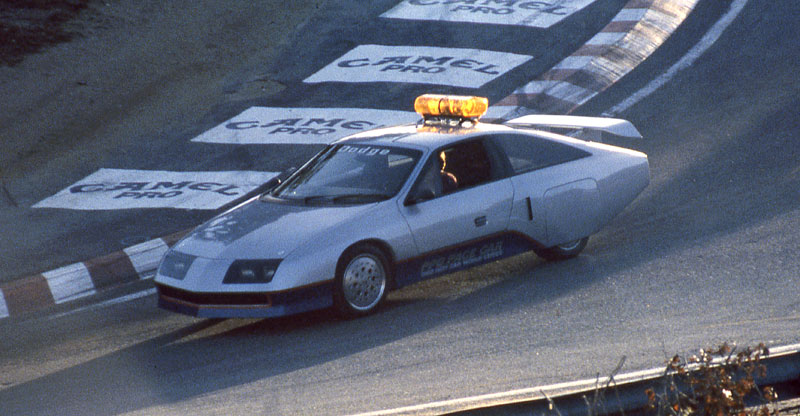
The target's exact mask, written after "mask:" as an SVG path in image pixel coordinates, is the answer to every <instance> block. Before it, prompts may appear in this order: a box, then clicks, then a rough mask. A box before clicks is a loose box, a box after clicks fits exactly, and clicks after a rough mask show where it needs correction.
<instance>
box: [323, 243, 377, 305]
mask: <svg viewBox="0 0 800 416" xmlns="http://www.w3.org/2000/svg"><path fill="white" fill-rule="evenodd" d="M336 269H337V270H336V280H335V288H334V292H333V304H334V306H335V307H336V309H337V311H338V312H339V313H340V314H342V315H343V316H345V317H356V316H362V315H367V314H369V313H371V312H373V311H374V310H375V309H376V308H377V307H378V306H379V305H380V304H381V302H383V299H384V298H386V288H387V287H388V284H389V278H390V273H391V269H390V267H389V261H388V259H387V258H386V255H385V254H383V252H382V251H381V250H380V249H378V248H377V247H375V246H372V245H360V246H356V247H354V248H352V249H349V250H347V251H346V252H345V253H344V254H343V255H342V258H341V260H340V261H339V265H338V267H337V268H336Z"/></svg>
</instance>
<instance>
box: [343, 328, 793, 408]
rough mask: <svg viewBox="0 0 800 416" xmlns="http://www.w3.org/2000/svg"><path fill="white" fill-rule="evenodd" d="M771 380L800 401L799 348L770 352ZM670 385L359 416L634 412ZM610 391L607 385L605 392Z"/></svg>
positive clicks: (513, 396) (559, 392)
mask: <svg viewBox="0 0 800 416" xmlns="http://www.w3.org/2000/svg"><path fill="white" fill-rule="evenodd" d="M760 364H763V365H764V366H766V377H759V378H757V379H756V382H757V383H758V385H760V386H774V387H775V389H776V391H777V392H778V395H779V399H780V400H785V399H787V398H790V397H798V396H800V344H797V345H789V346H784V347H775V348H770V354H769V356H767V357H765V358H761V361H760ZM664 382H665V368H655V369H651V370H644V371H637V372H631V373H626V374H620V375H616V376H613V379H612V377H609V376H606V377H598V378H596V379H591V380H581V381H575V382H568V383H560V384H554V385H550V386H543V387H533V388H527V389H520V390H513V391H508V392H502V393H494V394H487V395H481V396H475V397H468V398H462V399H454V400H447V401H441V402H433V403H428V404H422V405H416V406H409V407H403V408H397V409H389V410H383V411H377V412H370V413H363V414H360V415H358V416H400V415H407V416H421V415H504V416H510V415H543V414H560V415H562V416H566V415H590V414H606V413H616V414H618V413H620V411H623V412H626V413H627V414H631V413H635V412H636V411H637V410H643V409H645V408H646V406H647V405H648V396H647V394H646V391H647V390H648V389H653V390H656V391H658V389H660V388H662V386H663V383H664ZM606 386H608V387H607V388H606ZM595 394H602V395H603V397H602V407H601V408H600V409H592V411H591V412H588V411H587V400H588V401H589V402H592V401H593V399H594V397H595Z"/></svg>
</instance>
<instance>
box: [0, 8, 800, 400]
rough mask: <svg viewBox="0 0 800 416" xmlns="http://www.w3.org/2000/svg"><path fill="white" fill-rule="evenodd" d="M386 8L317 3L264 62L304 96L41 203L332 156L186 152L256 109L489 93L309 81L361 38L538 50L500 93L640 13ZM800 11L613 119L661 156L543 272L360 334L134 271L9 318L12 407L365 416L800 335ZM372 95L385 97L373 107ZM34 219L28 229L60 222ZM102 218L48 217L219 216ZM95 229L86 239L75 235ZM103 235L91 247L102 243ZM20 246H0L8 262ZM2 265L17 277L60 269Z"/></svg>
mask: <svg viewBox="0 0 800 416" xmlns="http://www.w3.org/2000/svg"><path fill="white" fill-rule="evenodd" d="M394 3H396V2H392V1H376V2H371V3H370V6H369V7H365V8H363V9H358V10H356V9H355V8H354V7H350V6H348V4H349V2H344V1H333V0H332V1H328V2H326V3H324V5H323V6H322V7H321V8H320V9H319V10H317V11H316V12H315V14H314V15H313V17H311V20H310V21H309V22H308V24H307V25H305V26H302V30H301V31H300V32H299V33H295V34H294V37H293V38H292V39H293V41H292V42H290V43H289V45H305V47H303V48H297V47H287V48H285V49H284V50H283V52H282V54H281V56H280V57H279V58H278V59H277V60H276V61H277V62H278V63H279V64H277V66H276V67H275V68H273V70H272V72H271V73H272V74H273V76H274V80H277V81H276V82H280V83H282V84H283V85H285V86H286V90H285V91H288V92H290V94H288V93H286V92H284V93H279V94H277V95H274V96H269V97H256V98H253V97H249V98H247V99H244V100H239V101H235V100H232V101H229V102H221V103H219V104H218V105H216V106H214V107H213V110H211V111H210V113H209V114H206V115H203V116H202V118H203V120H204V121H202V122H201V123H200V125H199V126H197V127H193V128H191V129H187V130H181V131H170V132H164V133H163V136H164V137H167V138H168V139H169V140H166V139H164V140H158V142H157V143H155V144H153V146H156V147H157V148H158V150H159V152H158V154H161V155H162V156H159V157H156V158H153V157H150V158H148V159H147V160H136V158H135V155H137V154H139V155H148V156H152V155H154V154H155V153H156V152H154V151H152V150H147V144H146V143H143V142H142V141H132V142H131V143H130V144H129V146H130V147H126V148H125V149H124V152H122V151H121V152H122V153H119V154H111V155H110V156H104V160H103V162H104V166H96V167H95V166H91V167H86V168H84V169H82V170H76V172H80V173H79V174H76V175H74V177H73V176H70V177H69V178H68V179H65V180H62V183H60V184H57V183H54V182H55V181H54V180H51V181H53V183H51V181H48V185H47V190H41V191H40V192H41V195H40V196H41V197H42V198H45V197H47V196H49V195H52V194H54V193H56V192H57V191H59V190H60V189H63V188H65V187H67V186H69V185H71V184H73V183H75V182H76V181H78V180H80V179H81V178H83V177H84V176H86V175H88V174H91V173H92V172H94V171H96V170H97V169H98V168H102V167H104V168H119V169H123V168H124V169H150V170H157V169H163V170H174V171H178V170H187V171H188V170H197V171H203V170H218V171H221V170H260V171H270V172H273V171H280V170H282V169H285V168H286V167H288V166H291V165H293V164H295V163H298V161H302V159H303V158H305V157H307V156H308V155H310V154H312V153H313V152H314V151H315V150H316V149H319V146H320V145H319V144H313V145H312V144H308V145H296V144H295V145H289V144H274V145H269V146H270V147H269V148H268V151H265V150H264V149H265V148H263V147H260V146H257V145H241V146H236V147H231V146H230V145H224V144H211V143H196V142H190V140H191V139H192V138H194V137H196V136H197V135H200V134H201V133H202V132H203V131H206V130H208V129H210V128H213V127H214V126H217V125H219V124H220V123H223V122H225V120H228V119H230V118H231V117H234V116H236V115H237V114H239V113H240V112H242V111H243V110H245V109H247V108H249V107H251V106H274V107H279V106H290V107H331V106H335V105H338V104H337V102H338V101H339V100H344V101H346V102H347V106H348V107H355V108H360V107H372V108H380V109H385V110H396V111H408V110H409V109H408V108H406V107H407V103H408V102H409V101H408V99H407V98H408V97H413V96H414V95H415V94H418V93H421V92H425V91H429V90H435V91H436V92H474V91H475V90H473V89H469V88H464V87H457V86H452V87H440V86H431V85H420V84H405V83H389V82H376V83H368V84H347V83H338V82H334V83H318V84H312V83H303V82H302V80H303V79H305V78H307V77H309V76H311V75H312V74H313V73H315V72H316V71H318V70H319V69H321V68H322V67H324V66H325V65H327V64H328V63H329V62H331V61H332V60H334V59H337V58H339V57H341V56H342V55H343V54H344V53H346V52H347V51H350V50H352V49H353V48H355V47H356V46H357V45H362V44H379V45H391V46H401V45H407V44H413V43H414V42H415V39H419V36H420V33H429V36H433V37H434V38H436V40H437V43H436V44H437V45H438V46H442V47H450V48H467V47H469V48H475V49H480V50H484V49H486V50H495V51H502V52H505V53H514V54H519V55H528V56H533V57H534V58H533V59H532V60H530V61H528V62H527V63H524V64H522V67H520V68H517V69H511V70H510V71H509V72H508V73H507V74H506V75H504V76H503V77H500V78H498V79H497V80H493V81H489V82H488V83H487V84H486V86H485V87H484V89H485V90H486V92H487V95H488V96H489V97H490V101H492V100H494V101H496V100H498V99H500V98H502V97H505V96H507V95H508V94H510V93H511V92H512V91H513V90H514V89H515V88H516V87H518V86H520V85H522V84H524V83H526V82H527V81H528V79H527V78H526V74H529V73H539V72H542V71H546V70H547V69H549V68H550V67H552V66H553V65H555V64H556V63H558V62H559V61H560V60H561V59H562V58H563V57H565V56H567V55H569V54H570V53H571V52H572V51H573V50H575V49H576V48H578V47H580V46H581V45H582V44H583V43H584V42H586V41H587V39H589V38H591V37H592V36H593V35H594V34H595V33H597V32H598V31H599V30H600V29H602V28H603V27H604V26H605V25H606V23H608V20H609V19H611V18H612V17H613V16H614V15H615V14H616V12H617V11H619V9H620V8H621V7H622V6H623V5H624V4H625V2H623V1H612V0H598V2H596V3H594V4H592V5H590V6H587V8H586V9H584V10H583V11H580V12H578V13H576V14H575V15H573V16H572V17H570V18H567V19H565V20H564V21H563V22H562V23H559V24H557V25H555V26H553V28H551V29H549V30H530V29H526V28H519V27H513V26H508V27H501V28H497V27H495V26H492V25H477V26H473V29H471V31H468V32H467V33H462V31H463V29H462V27H461V26H459V25H457V24H454V23H438V24H434V23H425V24H423V23H419V22H410V21H397V20H388V19H384V18H379V17H378V16H379V15H380V14H381V13H383V12H384V11H386V10H388V9H390V8H391V7H392V5H393V4H394ZM721 3H724V4H721ZM727 8H728V2H717V1H713V0H701V1H700V2H699V4H698V5H697V7H696V8H695V11H694V12H692V14H690V15H689V17H688V19H687V20H686V21H685V22H684V24H683V25H681V26H680V27H679V28H678V30H677V31H676V32H675V33H674V34H673V35H672V36H671V37H670V38H669V39H668V40H667V42H666V43H665V44H664V45H663V46H661V47H660V48H659V49H658V50H657V51H656V52H655V53H654V54H653V55H652V56H651V57H650V58H649V59H647V60H646V61H644V63H642V64H641V65H639V66H638V67H637V68H636V69H635V70H634V71H633V72H631V73H630V74H628V75H627V76H625V77H624V78H622V80H621V81H619V82H617V83H616V84H614V85H613V86H612V87H611V88H609V89H607V90H605V91H604V92H603V93H601V94H600V95H598V96H596V97H595V98H593V99H592V100H590V101H589V102H587V103H585V104H584V105H582V106H581V107H580V108H578V109H577V110H576V111H575V113H576V114H591V115H597V114H602V113H603V112H606V111H609V110H610V109H612V108H613V107H614V106H615V105H616V104H618V103H619V102H621V101H623V100H624V99H625V98H627V97H629V96H631V95H632V94H634V93H635V92H636V91H639V90H640V89H641V88H643V87H645V86H646V85H647V84H648V83H649V82H651V81H652V80H654V79H656V78H657V77H658V76H659V75H661V74H662V73H664V71H666V70H667V69H668V68H669V67H670V66H672V65H673V64H675V63H676V62H678V61H679V60H680V59H681V58H682V57H683V56H685V54H686V53H687V52H689V51H690V49H691V48H692V47H693V46H694V45H696V44H697V43H698V41H700V40H701V38H702V37H703V35H704V34H705V33H706V32H707V31H708V30H709V28H710V27H712V26H713V25H714V23H715V22H716V21H717V20H718V19H719V18H720V17H721V16H723V15H724V13H725V12H726V11H727ZM798 16H800V4H798V3H797V2H795V1H791V0H783V1H773V2H758V1H752V0H751V1H749V2H748V3H746V5H745V7H744V9H743V10H742V11H741V13H740V14H739V15H738V16H737V17H736V18H735V19H734V20H733V22H732V23H731V25H730V26H729V27H728V28H727V29H726V30H725V31H724V32H723V33H722V34H721V36H720V37H719V39H718V40H717V41H716V42H715V43H714V44H713V45H711V47H710V48H709V49H708V50H707V51H705V53H703V54H702V55H701V56H700V57H699V58H698V59H697V60H696V61H695V62H694V63H693V64H692V65H691V66H690V67H689V68H687V69H684V70H682V71H680V72H678V73H677V74H676V76H675V77H674V78H672V79H670V80H669V81H668V82H666V83H665V84H664V86H663V87H661V88H659V89H657V90H656V91H655V92H654V93H652V94H651V95H649V96H646V97H644V98H643V99H642V100H641V101H639V102H638V103H637V104H635V105H633V106H632V107H630V108H629V109H627V110H625V111H623V112H622V113H620V114H618V116H620V117H623V118H626V119H629V120H631V121H633V123H634V124H635V125H636V126H637V127H638V128H639V129H640V130H641V132H642V133H643V135H644V137H645V139H644V140H642V141H635V142H624V141H619V142H615V143H616V144H620V145H625V146H630V147H632V148H635V149H636V150H641V151H643V152H645V153H647V154H648V156H649V158H650V166H651V175H652V178H651V184H650V186H649V187H648V188H647V189H646V190H645V192H644V193H643V194H642V195H641V196H640V197H639V198H638V199H637V200H636V201H634V203H633V204H632V205H631V206H630V207H628V208H627V209H626V210H625V211H624V212H623V213H622V214H621V215H620V216H619V217H617V218H616V219H615V220H614V221H613V222H612V223H611V224H610V225H609V226H607V227H606V228H604V229H603V230H602V231H601V232H600V233H599V234H597V235H596V236H594V237H593V238H591V239H590V240H589V245H588V246H587V248H586V250H585V251H584V253H583V254H581V255H580V256H579V257H578V258H576V259H573V260H570V261H566V262H561V263H545V262H543V261H541V260H539V259H538V258H536V257H535V256H534V255H532V254H531V255H522V256H518V257H515V258H512V259H509V260H506V261H502V262H498V263H494V264H490V265H487V266H483V267H480V268H477V269H474V270H471V271H467V272H460V273H456V274H453V275H448V276H444V277H442V278H438V279H434V280H431V281H427V282H422V283H420V284H416V285H413V286H410V287H407V288H405V289H403V290H401V291H398V292H395V293H392V294H390V296H389V299H388V302H387V306H386V307H385V308H383V309H382V310H380V311H379V312H378V313H377V314H375V315H372V316H369V317H366V318H363V319H358V320H352V321H342V320H338V319H336V318H333V317H332V316H331V315H330V314H329V313H328V312H326V311H321V312H315V313H310V314H305V315H301V316H297V317H291V318H282V319H273V320H204V319H193V318H190V317H185V316H181V315H176V314H172V313H169V312H165V311H161V310H159V309H157V308H156V307H155V302H156V300H155V297H154V296H153V295H152V291H151V286H152V283H151V282H150V281H147V280H144V281H141V282H136V283H133V284H131V285H128V286H125V287H120V288H117V289H114V290H113V291H109V292H104V293H101V294H99V295H97V296H93V297H89V298H85V299H82V300H80V301H77V302H71V303H68V304H62V305H58V306H56V307H53V308H50V309H48V310H47V311H45V312H46V313H42V314H35V315H26V316H23V317H19V318H17V317H11V318H8V319H2V320H0V415H6V414H30V415H44V414H58V415H65V414H81V415H83V414H102V415H108V414H148V415H161V414H164V415H173V414H186V413H190V414H352V413H360V412H368V411H376V410H382V409H391V408H396V407H401V406H408V405H413V404H418V403H425V402H431V401H438V400H446V399H452V398H460V397H467V396H473V395H478V394H486V393H493V392H501V391H505V390H511V389H519V388H526V387H533V386H542V385H548V384H553V383H559V382H564V381H570V380H579V379H588V378H593V377H595V376H596V375H597V374H598V373H599V374H604V373H607V372H610V371H612V370H613V369H614V368H615V367H616V366H617V364H618V362H619V361H620V359H621V358H622V357H623V356H624V357H625V359H626V360H625V366H624V369H623V371H634V370H641V369H649V368H652V367H658V366H660V365H661V364H662V362H663V361H664V359H665V358H666V357H667V356H671V355H673V354H675V353H686V352H691V351H693V350H696V349H698V348H702V347H708V346H716V345H719V344H720V343H722V342H726V341H727V342H733V343H736V344H737V345H741V346H745V345H755V344H757V343H759V342H765V343H767V344H768V345H770V346H778V345H788V344H796V343H798V342H800V296H798V289H797V288H798V287H800V272H798V271H800V232H798V231H797V230H800V143H798V139H797V135H798V132H800V120H798V117H797V115H798V114H800V98H798V97H800V79H798V77H797V50H798V40H797V36H796V34H797V33H800V20H799V19H797V17H798ZM362 21H364V22H366V23H363V25H362V24H361V23H360V22H362ZM531 33H533V34H531ZM313 39H316V41H312V40H313ZM519 39H525V42H526V43H525V44H524V45H523V44H522V42H519V41H518V40H519ZM440 41H441V42H444V43H440ZM424 43H425V44H429V42H424ZM531 45H533V46H531ZM250 75H251V74H250V73H248V74H247V75H242V76H250ZM220 76H221V77H224V76H228V77H230V76H231V75H229V74H224V75H220ZM234 84H236V83H235V82H233V83H232V85H234ZM375 96H380V97H382V99H384V101H381V102H382V103H385V104H381V105H376V104H375V103H376V102H375V101H374V100H373V99H372V98H373V97H375ZM142 139H143V140H144V139H145V138H142ZM178 156H183V157H182V158H179V157H178ZM13 189H14V188H13V187H12V190H13ZM35 199H37V200H31V203H30V205H33V204H34V203H36V202H38V200H40V198H35ZM41 212H43V211H37V213H36V214H34V215H36V216H37V218H38V219H37V221H36V223H37V224H47V222H46V219H44V218H40V217H43V216H45V214H42V213H41ZM93 213H95V211H80V212H77V211H69V212H61V211H58V210H52V216H53V217H54V219H53V220H54V221H55V220H56V217H58V218H62V219H63V218H68V219H69V221H70V224H75V225H74V227H76V228H81V227H86V228H91V227H92V226H93V225H96V224H98V223H101V224H106V223H110V222H115V221H122V222H123V223H124V225H120V226H119V227H117V228H118V229H124V230H125V231H124V233H128V234H130V233H132V232H137V231H139V232H141V234H142V235H147V236H156V235H158V234H157V233H159V232H160V231H159V230H156V229H155V228H158V227H162V228H167V229H164V234H166V233H168V232H174V231H177V230H179V229H181V227H186V226H189V225H191V224H192V222H196V221H199V220H201V219H203V218H205V217H207V216H208V215H210V212H209V211H184V210H174V209H173V210H169V209H154V210H129V211H125V212H117V211H112V212H107V211H102V212H100V213H99V214H96V215H95V214H93ZM161 214H163V215H164V217H165V218H162V219H154V218H156V217H158V216H160V215H161ZM15 227H16V226H15V225H12V224H11V223H9V231H7V232H3V234H4V235H5V236H6V237H4V238H7V237H9V236H11V234H12V232H13V233H14V234H13V235H14V236H17V235H18V234H17V231H16V228H15ZM70 227H72V225H70ZM170 227H171V228H170ZM131 230H133V231H131ZM116 232H117V231H107V233H110V234H114V233H116ZM102 234H103V231H93V232H90V233H88V236H83V237H79V236H78V235H77V234H75V233H71V234H70V235H71V236H72V237H71V238H74V239H75V240H76V243H75V244H76V246H77V245H78V242H77V241H78V240H81V239H86V240H92V238H94V237H97V238H102ZM120 235H121V234H120ZM118 236H119V235H114V236H112V237H111V238H114V237H118ZM117 240H120V238H117ZM70 243H71V241H68V242H67V245H70ZM20 244H21V245H22V246H25V245H26V244H29V243H20ZM48 244H55V243H53V242H50V243H48ZM87 244H88V245H89V246H90V247H89V248H88V250H89V252H91V251H92V250H97V247H96V246H92V244H91V243H87ZM8 246H10V245H8V244H7V245H6V246H4V247H3V249H4V250H12V249H13V248H12V247H8ZM113 248H114V249H116V247H113ZM8 252H10V251H5V253H8ZM31 257H34V256H33V255H28V256H27V257H26V259H28V260H30V258H31ZM8 259H9V260H8V263H9V267H12V268H14V270H17V271H18V272H19V273H14V274H15V275H16V274H25V273H33V272H40V271H42V270H44V269H46V268H48V267H51V266H53V263H54V261H53V260H48V259H42V262H41V263H38V264H37V263H32V262H31V261H28V260H26V261H25V262H22V261H19V262H17V260H16V258H14V259H12V257H8ZM60 260H61V261H63V260H67V259H66V257H62V258H61V259H60ZM77 260H81V258H74V259H68V260H67V261H77ZM56 265H58V264H57V263H56ZM38 267H41V269H40V268H38ZM126 296H127V297H126ZM643 394H644V393H643Z"/></svg>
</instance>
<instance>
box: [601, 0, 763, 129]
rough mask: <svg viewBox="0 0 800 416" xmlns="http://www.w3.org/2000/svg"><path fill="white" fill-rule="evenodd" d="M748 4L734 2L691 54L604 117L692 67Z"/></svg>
mask: <svg viewBox="0 0 800 416" xmlns="http://www.w3.org/2000/svg"><path fill="white" fill-rule="evenodd" d="M746 4H747V0H734V1H733V3H731V6H730V9H729V10H728V11H727V12H726V13H725V14H724V15H723V16H722V17H721V18H720V19H719V20H718V21H717V22H716V23H715V24H714V26H712V27H711V29H709V31H708V32H706V34H705V35H704V36H703V38H702V39H700V41H699V42H698V43H697V44H696V45H695V46H693V47H692V49H690V50H689V52H687V53H686V55H684V56H683V58H681V60H679V61H678V62H676V63H675V64H674V65H672V66H671V67H670V68H669V69H668V70H667V71H666V72H664V73H663V74H661V75H660V76H658V77H657V78H656V79H654V80H652V81H650V83H648V84H647V85H645V86H644V87H643V88H642V89H640V90H639V91H636V92H635V93H633V94H632V95H631V96H629V97H628V98H626V99H624V100H623V101H622V102H620V103H619V104H617V105H615V106H614V107H612V108H611V109H610V110H608V111H606V112H605V113H603V115H608V116H613V115H615V114H619V113H621V112H623V111H625V110H627V109H629V108H631V107H632V106H633V105H634V104H636V103H638V102H639V101H641V100H642V99H644V98H645V97H647V96H648V95H650V94H652V93H653V92H655V91H656V90H657V89H659V88H661V87H662V86H664V85H665V84H666V83H667V82H669V81H670V80H671V79H672V78H674V77H675V75H676V74H677V73H678V72H680V71H681V70H683V69H686V68H688V67H690V66H692V65H693V64H694V62H695V61H696V60H697V58H699V57H700V56H701V55H703V54H704V53H705V52H706V50H708V48H710V47H711V46H712V45H713V44H714V43H716V41H717V40H718V39H719V37H720V36H722V33H723V32H724V31H725V29H727V28H728V26H729V25H730V24H731V23H732V22H733V20H734V19H736V17H737V16H738V15H739V13H740V12H741V11H742V9H743V8H744V6H745V5H746Z"/></svg>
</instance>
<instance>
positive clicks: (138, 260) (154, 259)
mask: <svg viewBox="0 0 800 416" xmlns="http://www.w3.org/2000/svg"><path fill="white" fill-rule="evenodd" d="M168 249H169V247H167V243H165V242H164V240H162V239H160V238H156V239H153V240H150V241H145V242H144V243H141V244H137V245H135V246H130V247H127V248H125V249H123V250H122V251H124V252H125V254H127V255H128V258H129V259H130V260H131V263H132V264H133V268H134V269H135V270H136V273H137V274H138V275H139V278H141V279H145V278H146V277H145V276H147V274H149V273H150V272H152V271H153V270H155V269H156V268H157V267H158V263H159V262H160V261H161V257H162V256H163V255H164V253H166V252H167V250H168ZM151 277H152V276H151Z"/></svg>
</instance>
